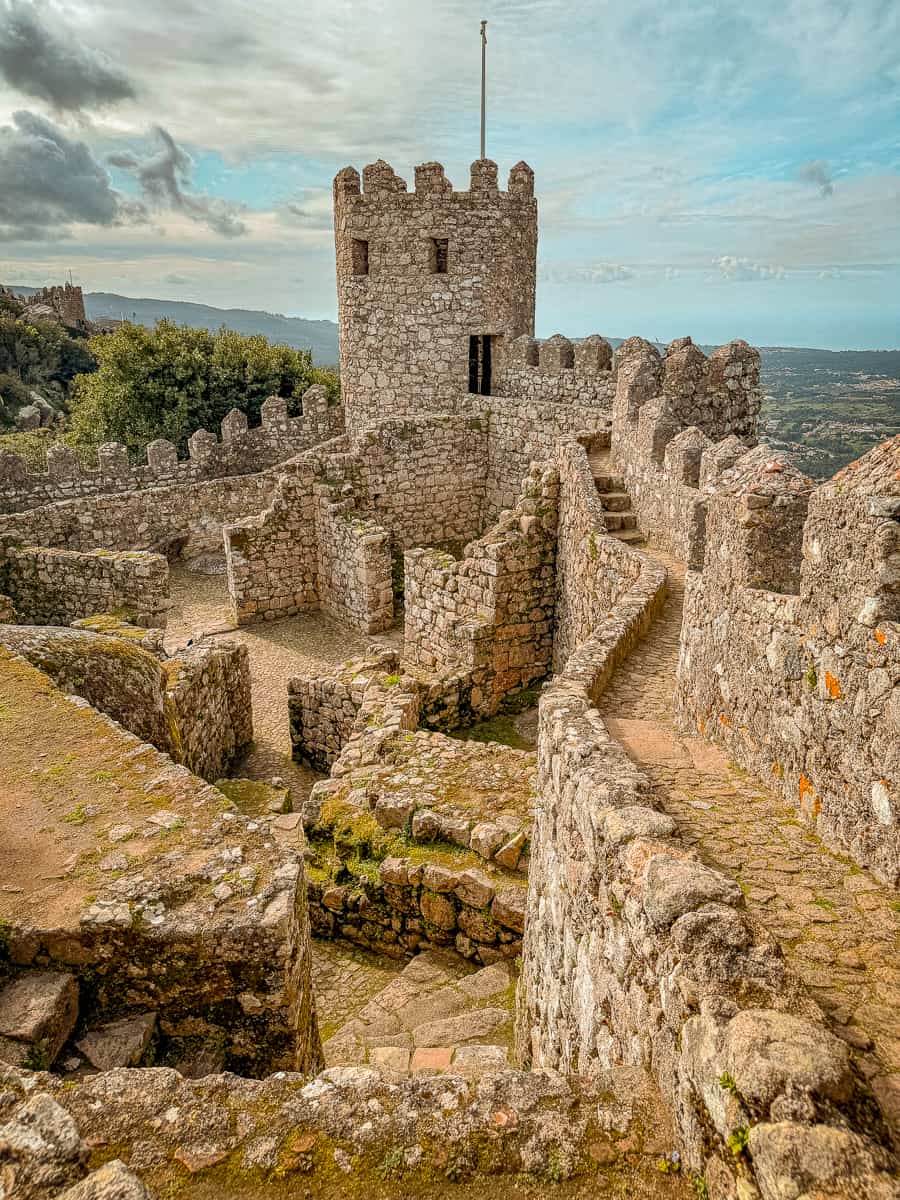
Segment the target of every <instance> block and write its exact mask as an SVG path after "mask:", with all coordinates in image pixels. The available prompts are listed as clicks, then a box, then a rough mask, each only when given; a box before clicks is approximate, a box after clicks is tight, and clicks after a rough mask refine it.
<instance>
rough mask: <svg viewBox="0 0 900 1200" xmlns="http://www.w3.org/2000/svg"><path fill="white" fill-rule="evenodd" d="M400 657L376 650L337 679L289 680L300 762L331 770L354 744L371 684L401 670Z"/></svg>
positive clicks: (348, 665) (290, 712)
mask: <svg viewBox="0 0 900 1200" xmlns="http://www.w3.org/2000/svg"><path fill="white" fill-rule="evenodd" d="M399 665H400V659H399V655H398V654H397V653H396V652H395V651H393V650H375V651H373V652H372V653H371V654H369V655H367V656H366V657H365V658H355V659H351V660H349V661H348V662H347V663H346V664H345V665H344V666H343V667H342V668H341V669H340V670H339V671H336V672H335V673H334V674H333V675H314V676H310V677H302V676H298V677H296V678H294V679H291V680H289V682H288V717H289V720H290V726H291V746H292V749H293V756H294V758H296V759H298V760H299V761H301V762H307V763H309V765H310V766H311V767H313V768H314V769H315V770H317V771H328V770H330V768H331V766H332V764H333V763H334V761H335V760H336V759H337V758H338V756H339V755H340V753H341V751H342V750H343V748H344V746H345V745H346V743H347V742H348V741H349V740H350V736H351V734H352V732H353V728H354V725H355V722H356V716H357V713H358V712H359V710H360V708H361V707H362V702H363V697H364V696H365V693H366V689H367V688H368V686H369V684H370V683H371V682H372V681H373V679H375V678H376V677H381V678H383V677H384V676H385V675H390V674H392V673H393V672H395V671H397V670H398V668H399Z"/></svg>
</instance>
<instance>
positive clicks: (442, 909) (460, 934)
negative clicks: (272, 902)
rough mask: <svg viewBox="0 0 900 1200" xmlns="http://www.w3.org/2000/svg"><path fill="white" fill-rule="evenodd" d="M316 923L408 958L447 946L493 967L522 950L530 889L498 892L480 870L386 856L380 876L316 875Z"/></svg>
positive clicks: (320, 931) (324, 932)
mask: <svg viewBox="0 0 900 1200" xmlns="http://www.w3.org/2000/svg"><path fill="white" fill-rule="evenodd" d="M309 904H310V909H309V913H310V922H311V924H312V929H313V933H314V934H317V935H318V936H320V937H341V938H343V939H344V940H345V941H349V942H354V943H355V944H357V945H360V946H365V947H366V948H367V949H370V950H375V951H377V952H378V953H380V954H387V955H389V956H390V957H392V958H402V957H404V956H406V955H412V954H415V953H419V952H421V951H425V950H430V949H432V948H433V947H435V946H449V947H451V948H453V949H455V950H456V951H457V952H458V953H460V954H462V955H463V956H464V957H466V958H468V959H471V960H472V961H474V962H478V963H481V964H482V965H484V966H488V965H490V964H491V963H494V962H499V961H500V960H501V959H508V958H516V957H517V956H518V955H519V954H520V953H521V950H522V931H523V929H524V922H525V889H524V887H520V886H517V885H516V884H508V885H507V886H506V887H503V888H501V889H500V890H499V891H495V888H494V885H493V883H492V881H491V880H490V879H489V878H488V877H487V876H486V875H485V874H484V873H483V872H482V871H479V870H478V869H477V868H474V867H470V868H467V869H466V870H463V871H459V870H453V869H452V868H450V867H445V866H441V865H439V864H438V863H428V862H411V861H409V860H407V859H403V858H386V859H384V860H383V862H381V864H380V865H379V868H378V879H377V881H375V880H372V881H368V880H355V881H354V882H353V883H352V884H334V883H330V882H328V881H319V880H316V879H310V882H309Z"/></svg>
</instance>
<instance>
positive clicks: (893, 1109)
mask: <svg viewBox="0 0 900 1200" xmlns="http://www.w3.org/2000/svg"><path fill="white" fill-rule="evenodd" d="M650 553H651V554H652V555H653V557H654V558H656V559H657V560H658V561H660V562H662V563H663V564H664V565H665V567H666V569H667V570H668V572H669V595H668V598H667V600H666V604H665V607H664V609H663V611H662V614H661V615H660V617H659V618H658V619H657V620H656V622H655V623H654V624H653V626H652V627H651V629H650V631H649V633H648V635H647V637H646V639H645V640H644V641H643V642H642V643H640V644H639V645H638V646H637V647H636V648H635V650H634V651H633V652H632V653H631V654H630V655H629V657H628V658H627V659H626V660H625V662H624V663H622V665H621V666H620V667H619V669H618V671H617V672H616V673H615V675H614V677H613V679H612V680H611V682H610V685H609V686H608V688H607V689H606V692H605V693H604V695H603V696H602V697H601V700H600V705H599V707H600V711H601V712H602V713H603V715H604V718H605V719H606V720H607V723H608V725H609V728H610V730H611V732H612V733H613V734H614V735H615V736H616V737H617V738H618V739H619V740H620V742H621V743H622V744H623V745H624V746H625V749H626V750H627V752H628V753H629V755H630V756H631V757H632V758H633V759H634V760H635V761H636V762H637V763H639V764H640V765H641V766H642V767H643V768H644V770H645V771H646V773H647V774H648V776H649V777H650V778H651V780H652V781H653V783H654V784H655V785H656V788H657V792H658V796H659V798H660V801H661V803H662V805H663V806H664V808H665V809H666V811H667V812H669V813H671V814H672V816H674V817H675V818H676V819H677V820H678V823H679V827H680V832H681V834H682V836H683V837H684V838H685V840H686V841H688V842H691V843H692V844H694V845H695V847H696V848H697V850H698V851H699V853H700V855H701V857H702V858H703V860H704V861H706V862H708V863H709V864H710V865H712V866H716V867H718V868H719V869H720V870H722V871H724V872H725V873H728V874H731V875H732V876H733V877H734V878H736V879H737V881H738V883H739V884H740V886H741V888H742V890H743V892H744V895H745V897H746V900H747V906H748V909H749V911H750V914H751V917H752V918H753V919H754V920H756V921H757V922H758V924H759V925H760V926H761V927H763V928H765V929H766V930H767V931H768V932H769V934H770V935H771V936H773V937H774V938H776V939H777V940H778V941H779V942H780V943H781V946H782V948H783V950H784V953H785V957H786V959H787V961H788V962H789V964H790V965H791V967H792V968H793V970H794V971H795V972H796V974H797V975H798V976H799V977H800V978H801V979H802V980H803V981H804V982H805V983H806V984H807V985H808V987H809V989H810V991H811V993H812V995H813V996H814V997H815V999H816V1000H817V1001H818V1003H819V1004H820V1005H821V1007H822V1008H823V1009H824V1010H825V1011H826V1013H828V1015H829V1016H830V1018H831V1020H832V1021H833V1023H834V1030H835V1032H836V1033H838V1034H839V1035H840V1036H842V1037H843V1038H844V1039H845V1041H847V1042H849V1044H850V1045H851V1046H852V1047H853V1048H854V1051H855V1054H856V1057H857V1060H858V1063H859V1066H860V1069H861V1070H862V1071H863V1072H864V1073H865V1075H866V1076H867V1077H868V1078H869V1079H870V1080H871V1084H872V1087H873V1090H874V1091H875V1093H876V1095H877V1096H878V1098H879V1100H880V1102H881V1104H882V1106H883V1108H884V1110H885V1113H886V1115H888V1116H889V1118H890V1119H891V1120H892V1121H893V1123H894V1125H895V1128H897V1129H900V897H898V895H897V893H896V892H893V891H892V890H891V889H890V888H887V887H885V886H884V885H882V884H880V883H879V882H878V881H877V880H875V879H874V878H872V877H871V876H870V875H868V874H867V873H866V872H865V871H863V870H861V869H860V868H859V867H858V866H856V865H855V864H854V863H852V862H850V861H849V860H848V859H845V858H843V857H841V856H840V855H838V854H835V853H834V852H832V851H831V850H829V849H828V848H827V847H826V846H825V845H824V844H823V843H822V842H821V841H820V840H819V838H818V837H816V835H815V833H813V832H812V830H811V829H810V828H809V827H808V826H807V825H805V824H804V823H803V822H802V821H801V820H800V819H799V817H798V815H797V813H796V812H795V811H794V810H793V809H792V808H791V806H790V805H789V804H788V803H787V802H786V801H785V800H784V799H783V798H782V797H780V796H777V795H774V794H773V793H771V792H769V791H768V790H767V789H766V788H765V787H763V786H762V785H761V784H760V783H759V782H758V781H757V780H755V779H754V778H751V777H750V776H749V775H747V774H746V773H745V772H743V771H741V770H740V769H738V768H737V767H735V766H734V765H733V764H731V763H730V762H729V760H728V757H727V756H726V755H725V753H724V752H723V751H722V750H721V749H719V748H718V747H716V746H714V745H712V744H711V743H709V742H707V741H705V740H704V739H701V738H696V737H686V736H682V735H680V734H679V733H678V731H677V730H676V728H675V725H674V720H673V706H672V692H673V687H674V679H675V668H676V665H677V662H678V644H679V637H680V631H681V622H682V612H683V598H684V566H683V564H681V563H680V562H677V561H676V560H675V559H673V558H671V557H669V556H668V555H666V554H664V553H663V552H662V551H659V550H656V549H653V550H651V551H650Z"/></svg>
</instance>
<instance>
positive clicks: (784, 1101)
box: [517, 530, 890, 1200]
mask: <svg viewBox="0 0 900 1200" xmlns="http://www.w3.org/2000/svg"><path fill="white" fill-rule="evenodd" d="M596 536H597V537H598V538H603V533H602V530H597V531H596ZM629 553H631V554H635V552H634V551H629ZM636 557H637V558H638V559H639V561H640V562H641V569H640V574H639V575H638V578H637V579H636V581H635V582H634V583H633V584H632V585H631V586H630V587H629V588H627V589H626V590H625V591H624V592H623V593H622V594H621V596H620V598H619V600H618V602H617V604H616V606H615V608H614V610H613V612H612V613H606V612H604V611H602V610H601V611H598V613H597V621H596V625H595V627H594V629H593V631H592V632H591V634H590V636H589V637H588V638H587V639H586V640H584V641H583V642H582V643H581V644H580V645H579V646H577V647H576V648H575V649H574V651H573V652H572V653H571V654H570V655H569V657H568V659H567V661H566V663H565V667H564V669H563V670H562V672H561V673H560V675H559V676H558V677H557V678H556V679H555V680H554V681H553V683H552V684H551V685H549V687H547V688H546V689H545V690H544V693H543V694H542V697H541V701H540V727H539V745H538V763H539V781H538V783H539V786H538V797H539V799H538V807H537V812H536V821H535V829H534V834H533V860H532V870H531V873H530V887H529V895H528V907H527V911H526V925H525V929H526V932H525V941H524V948H523V964H524V965H523V973H522V976H521V981H520V985H519V997H518V1001H519V1003H518V1013H517V1049H518V1053H519V1055H520V1058H521V1060H522V1061H523V1062H524V1063H526V1064H530V1065H533V1066H535V1067H549V1068H552V1069H554V1070H558V1071H562V1072H564V1073H572V1072H577V1073H578V1074H580V1075H585V1074H590V1073H591V1072H592V1071H596V1070H602V1069H605V1068H608V1067H610V1066H612V1065H615V1064H621V1063H629V1064H633V1065H638V1064H642V1065H645V1066H648V1067H650V1068H651V1069H652V1071H653V1073H654V1075H655V1076H656V1079H657V1081H658V1083H659V1085H660V1088H661V1091H662V1093H663V1095H664V1097H665V1098H666V1099H667V1102H668V1103H669V1105H670V1108H671V1110H672V1111H673V1112H674V1113H675V1114H676V1119H677V1122H678V1125H679V1127H680V1132H681V1137H682V1140H683V1147H684V1158H685V1161H686V1163H687V1165H688V1166H689V1168H690V1169H691V1170H693V1171H698V1172H702V1173H703V1175H704V1177H705V1179H706V1181H707V1184H708V1186H709V1190H710V1194H713V1193H714V1191H715V1194H716V1195H721V1196H733V1195H737V1194H740V1191H739V1189H738V1179H739V1178H741V1179H743V1180H744V1182H743V1183H742V1184H741V1186H742V1187H744V1188H745V1190H746V1188H747V1186H748V1185H750V1181H753V1182H755V1185H756V1187H757V1188H758V1189H759V1192H760V1194H761V1195H762V1197H763V1200H783V1197H784V1196H785V1195H788V1194H791V1195H794V1194H797V1195H800V1194H801V1192H803V1193H805V1192H807V1191H812V1190H815V1188H816V1187H817V1186H820V1185H821V1186H822V1187H824V1188H825V1189H826V1190H827V1186H828V1184H829V1183H835V1182H837V1183H838V1186H842V1183H843V1181H845V1180H846V1179H848V1178H852V1179H854V1180H855V1181H857V1182H858V1186H859V1187H860V1189H862V1188H863V1186H864V1184H865V1186H866V1187H868V1186H874V1187H876V1188H877V1187H878V1186H883V1187H888V1184H887V1179H886V1176H885V1175H884V1174H883V1173H882V1172H883V1171H884V1170H885V1169H887V1168H889V1166H890V1163H889V1160H888V1158H887V1155H886V1153H885V1151H884V1150H883V1149H881V1148H880V1147H879V1146H877V1145H876V1144H874V1143H873V1142H872V1141H871V1140H869V1136H868V1135H869V1134H871V1133H874V1134H875V1136H876V1138H878V1139H879V1140H881V1141H883V1142H884V1144H887V1134H886V1129H885V1126H884V1123H883V1120H882V1119H881V1118H880V1116H877V1115H874V1114H877V1106H876V1104H875V1101H874V1098H873V1097H872V1095H871V1093H869V1092H868V1089H867V1088H866V1086H865V1085H864V1084H862V1083H861V1082H860V1081H859V1079H858V1078H857V1077H856V1075H855V1073H854V1070H853V1067H852V1063H851V1059H850V1051H849V1048H848V1047H847V1045H846V1044H845V1043H844V1042H842V1041H840V1040H839V1039H837V1038H836V1037H834V1036H833V1035H832V1034H831V1033H829V1032H828V1030H827V1029H826V1027H825V1024H824V1021H823V1018H822V1015H821V1013H820V1012H819V1010H818V1009H817V1008H816V1006H815V1005H814V1004H813V1003H812V1002H811V1001H810V1000H808V999H807V998H806V997H805V996H804V995H803V994H802V991H801V989H800V987H799V984H798V983H797V981H796V980H795V979H793V978H792V977H791V976H790V974H789V973H788V972H787V970H786V968H785V966H784V963H783V960H782V957H781V953H780V949H779V947H778V946H777V945H776V944H775V943H771V942H766V941H763V940H761V939H760V938H759V937H758V936H757V935H756V933H755V931H754V930H753V928H752V927H751V925H750V923H749V921H748V920H747V918H746V916H745V914H744V912H743V911H742V909H743V899H742V896H741V893H740V890H739V888H738V887H737V885H736V884H735V883H734V882H733V881H732V880H730V879H728V878H727V877H726V876H723V875H721V874H720V873H719V872H717V871H714V870H710V869H709V868H707V867H705V866H703V865H702V864H701V863H700V862H698V861H697V858H696V856H695V854H694V853H693V852H692V851H691V850H689V849H688V848H687V847H686V846H685V845H684V844H683V843H681V842H680V841H679V839H678V837H677V835H676V829H675V822H674V821H673V820H672V819H671V818H670V817H669V816H667V815H666V814H665V813H662V812H660V811H658V809H657V808H656V807H655V802H654V799H653V796H652V793H651V789H650V784H649V781H648V780H647V779H646V777H644V776H643V775H642V773H641V772H640V771H639V769H638V768H637V767H636V766H635V765H634V764H633V763H632V762H631V760H630V759H629V758H628V756H627V755H626V754H625V751H624V750H623V749H622V747H621V746H620V745H619V744H618V743H617V742H616V741H615V739H614V738H612V736H611V735H610V734H609V732H608V730H607V728H606V726H605V724H604V722H603V720H602V718H601V716H600V714H599V713H598V712H597V710H596V708H595V707H594V701H595V700H596V697H597V696H598V695H599V694H600V692H601V691H602V689H603V686H604V685H605V682H606V680H607V679H608V678H609V676H610V675H611V673H612V671H613V669H614V666H615V663H616V662H617V661H618V660H619V659H620V658H621V657H622V656H623V655H624V654H625V653H627V651H628V649H629V647H630V646H631V645H632V644H633V643H634V642H635V641H636V640H637V639H638V638H639V637H640V635H641V633H642V631H643V629H644V628H646V626H647V625H648V624H649V622H650V620H652V617H653V614H654V611H655V610H656V608H657V607H658V605H659V603H660V601H661V599H662V597H663V595H664V586H665V577H664V571H663V569H662V568H661V567H658V566H656V565H655V564H653V563H652V560H650V559H647V558H646V557H645V556H643V555H636ZM785 1045H788V1046H791V1047H794V1052H793V1053H792V1054H791V1055H790V1056H786V1055H785V1052H784V1046H785ZM798 1047H803V1049H802V1052H800V1053H797V1048H798ZM745 1146H747V1147H749V1154H750V1158H749V1160H748V1159H747V1158H746V1156H745V1155H744V1149H743V1148H744V1147H745ZM801 1156H802V1165H801V1163H800V1158H801ZM838 1159H839V1160H840V1165H837V1162H838ZM873 1180H875V1181H876V1182H875V1183H874V1184H873ZM786 1189H788V1190H786ZM748 1194H750V1193H749V1192H748ZM860 1194H866V1193H865V1191H863V1190H861V1191H860ZM870 1194H873V1195H874V1194H877V1192H875V1191H873V1192H872V1193H870Z"/></svg>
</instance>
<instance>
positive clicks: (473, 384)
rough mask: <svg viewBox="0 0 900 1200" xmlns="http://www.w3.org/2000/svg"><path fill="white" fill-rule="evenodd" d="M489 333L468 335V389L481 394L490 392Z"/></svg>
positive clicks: (485, 394) (487, 394) (486, 394)
mask: <svg viewBox="0 0 900 1200" xmlns="http://www.w3.org/2000/svg"><path fill="white" fill-rule="evenodd" d="M492 340H493V339H492V337H491V335H490V334H489V333H482V334H478V333H473V334H471V336H470V337H469V391H470V392H475V393H478V394H479V395H482V396H490V394H491V342H492Z"/></svg>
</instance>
